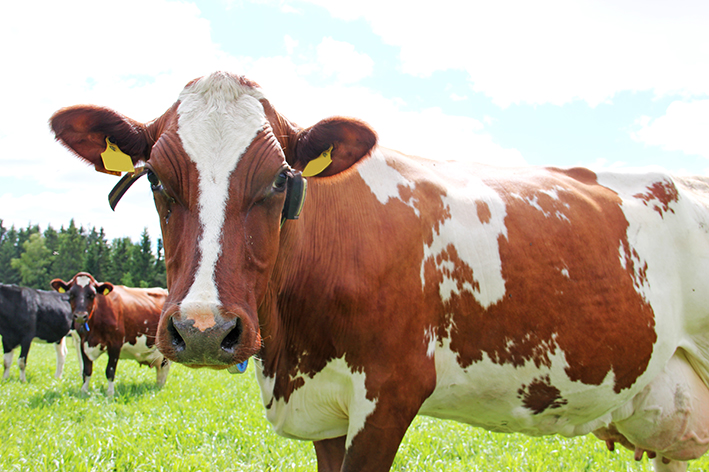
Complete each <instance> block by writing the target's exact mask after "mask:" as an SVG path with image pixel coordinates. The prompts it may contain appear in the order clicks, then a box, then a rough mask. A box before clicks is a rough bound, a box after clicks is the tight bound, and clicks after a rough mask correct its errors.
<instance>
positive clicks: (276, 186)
mask: <svg viewBox="0 0 709 472" xmlns="http://www.w3.org/2000/svg"><path fill="white" fill-rule="evenodd" d="M288 177H290V174H289V173H288V171H285V170H284V171H282V172H281V173H280V174H278V177H276V180H274V181H273V190H275V191H276V192H284V191H285V190H286V184H287V183H288Z"/></svg>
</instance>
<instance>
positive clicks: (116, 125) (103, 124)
mask: <svg viewBox="0 0 709 472" xmlns="http://www.w3.org/2000/svg"><path fill="white" fill-rule="evenodd" d="M49 125H50V127H51V128H52V131H54V135H55V136H56V138H57V140H58V141H60V142H61V143H62V144H64V145H65V146H66V147H68V148H69V149H70V150H72V151H74V153H76V155H77V156H79V157H80V158H82V159H83V160H85V161H86V162H88V163H90V164H92V165H93V166H94V168H95V169H96V170H97V171H100V172H107V169H106V164H105V163H104V159H103V158H102V156H101V155H102V154H104V153H107V154H108V155H110V156H111V158H113V159H114V162H118V163H119V165H127V166H130V167H132V166H133V164H135V163H136V162H138V161H140V160H147V159H148V157H149V156H150V148H151V147H152V143H151V142H149V137H148V135H149V133H147V132H146V131H147V128H146V126H145V125H144V124H142V123H138V122H137V121H135V120H132V119H130V118H127V117H125V116H123V115H121V114H120V113H118V112H116V111H114V110H111V109H109V108H102V107H96V106H91V105H79V106H74V107H69V108H63V109H61V110H59V111H57V112H56V113H55V114H54V115H52V118H51V119H50V120H49ZM114 156H118V157H114ZM109 167H111V165H110V164H109ZM121 170H122V169H121ZM108 172H109V173H116V169H109V170H108ZM118 174H119V175H120V172H118Z"/></svg>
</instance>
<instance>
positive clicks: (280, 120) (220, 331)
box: [51, 73, 376, 367]
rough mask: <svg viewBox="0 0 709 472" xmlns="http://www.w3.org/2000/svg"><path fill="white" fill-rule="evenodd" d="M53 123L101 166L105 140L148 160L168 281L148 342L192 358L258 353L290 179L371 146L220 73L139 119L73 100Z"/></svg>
mask: <svg viewBox="0 0 709 472" xmlns="http://www.w3.org/2000/svg"><path fill="white" fill-rule="evenodd" d="M51 126H52V129H53V130H54V132H55V134H56V136H57V139H59V140H60V141H61V142H63V143H64V144H65V145H66V146H68V147H69V148H70V149H72V150H73V151H74V152H75V153H76V154H78V155H79V156H80V157H82V158H83V159H85V160H86V161H88V162H90V163H91V164H93V165H94V166H95V167H96V169H97V170H106V169H105V165H104V162H103V161H102V158H101V154H102V153H103V152H104V151H105V150H106V148H107V144H108V143H114V145H115V146H117V147H118V148H119V149H120V150H121V151H122V152H123V153H125V154H127V155H128V156H130V160H131V162H132V163H133V164H137V163H139V162H140V161H142V162H145V166H146V168H148V169H150V172H151V173H152V176H151V182H152V188H153V190H154V197H155V205H156V207H157V210H158V213H159V215H160V222H161V227H162V233H163V240H164V245H165V262H166V265H167V279H168V288H169V290H170V294H169V297H168V300H167V303H166V304H165V309H164V311H163V314H162V318H161V321H160V327H159V331H158V345H159V347H160V350H161V351H162V352H163V353H164V354H165V355H166V356H167V357H168V358H171V359H173V360H176V361H178V362H182V363H185V364H188V365H192V366H195V367H197V366H224V367H225V366H229V365H232V364H234V363H237V362H241V361H243V360H245V359H247V358H248V357H249V356H251V355H253V354H255V353H256V352H257V351H258V350H259V348H260V345H261V338H260V330H259V319H258V314H257V310H258V307H259V304H260V302H261V301H262V299H263V297H264V295H265V292H266V289H267V285H268V280H269V277H270V274H271V273H272V270H273V266H274V264H275V261H276V258H277V255H278V251H279V239H280V228H281V215H282V211H283V208H284V204H285V201H286V196H287V184H288V182H289V179H292V178H293V177H294V175H295V174H296V173H297V172H298V171H300V170H303V169H305V168H306V166H307V165H308V164H309V163H310V162H311V161H313V160H315V159H316V158H318V157H319V156H322V155H323V153H325V154H326V155H327V154H329V156H330V158H331V160H332V162H331V163H330V164H329V165H327V166H326V167H324V166H325V164H322V165H317V167H318V168H317V170H315V171H312V172H313V173H315V172H318V171H320V172H319V174H318V176H319V177H326V176H331V175H334V174H337V173H339V172H342V171H343V170H346V169H348V168H349V167H351V166H352V165H353V164H354V163H356V162H357V161H359V160H360V159H361V158H362V157H364V156H366V155H367V154H368V153H369V152H370V151H371V149H372V147H373V146H374V144H375V143H376V136H375V134H374V132H373V131H372V130H371V129H370V128H369V127H368V126H367V125H365V124H364V123H362V122H359V121H356V120H351V119H346V118H330V119H328V120H324V121H321V122H320V123H317V124H316V125H314V126H313V127H311V128H308V129H304V130H303V129H300V128H298V127H296V126H295V125H294V124H293V123H291V122H290V121H288V120H287V119H285V118H284V117H282V116H281V115H279V114H278V113H277V112H276V111H275V110H274V109H273V108H272V107H271V105H270V103H269V102H268V101H267V100H266V99H265V98H264V96H263V94H262V92H261V90H260V89H259V88H258V86H257V85H256V84H254V83H252V82H250V81H248V80H246V79H244V78H243V77H237V76H234V75H230V74H226V73H215V74H212V75H210V76H208V77H204V78H202V79H198V80H195V81H193V82H191V83H189V84H188V85H187V86H186V87H185V89H184V90H183V92H182V93H181V94H180V96H179V99H178V101H177V102H176V103H175V104H174V105H173V106H172V107H171V108H170V109H169V110H168V111H167V112H165V114H163V115H162V116H161V117H159V118H157V119H156V120H154V121H152V122H150V123H147V124H143V123H138V122H136V121H134V120H131V119H129V118H127V117H125V116H122V115H120V114H118V113H117V112H115V111H113V110H110V109H106V108H99V107H94V106H77V107H71V108H66V109H63V110H60V111H58V112H57V113H56V114H55V115H54V116H53V117H52V119H51ZM323 167H324V170H322V169H323ZM109 170H110V169H109Z"/></svg>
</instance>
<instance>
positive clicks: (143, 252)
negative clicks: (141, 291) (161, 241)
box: [132, 228, 155, 288]
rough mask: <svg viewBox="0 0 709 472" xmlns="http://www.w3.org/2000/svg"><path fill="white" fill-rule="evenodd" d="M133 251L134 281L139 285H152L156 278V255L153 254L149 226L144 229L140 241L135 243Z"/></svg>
mask: <svg viewBox="0 0 709 472" xmlns="http://www.w3.org/2000/svg"><path fill="white" fill-rule="evenodd" d="M133 251H134V252H133V270H132V275H133V282H135V283H136V286H138V287H143V288H145V287H150V286H151V284H152V282H153V279H154V278H155V275H154V268H155V256H153V244H152V242H151V241H150V235H149V234H148V228H144V229H143V232H142V233H141V235H140V243H139V244H136V245H135V248H134V250H133Z"/></svg>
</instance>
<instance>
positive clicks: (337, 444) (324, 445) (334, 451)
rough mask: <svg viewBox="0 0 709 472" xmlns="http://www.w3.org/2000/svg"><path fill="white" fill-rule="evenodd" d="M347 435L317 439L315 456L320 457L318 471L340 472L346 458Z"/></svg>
mask: <svg viewBox="0 0 709 472" xmlns="http://www.w3.org/2000/svg"><path fill="white" fill-rule="evenodd" d="M346 439H347V437H346V436H341V437H339V438H332V439H323V440H322V441H315V442H314V443H313V445H314V446H315V456H316V457H317V459H318V472H339V471H340V469H342V461H343V460H344V459H345V441H346Z"/></svg>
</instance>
